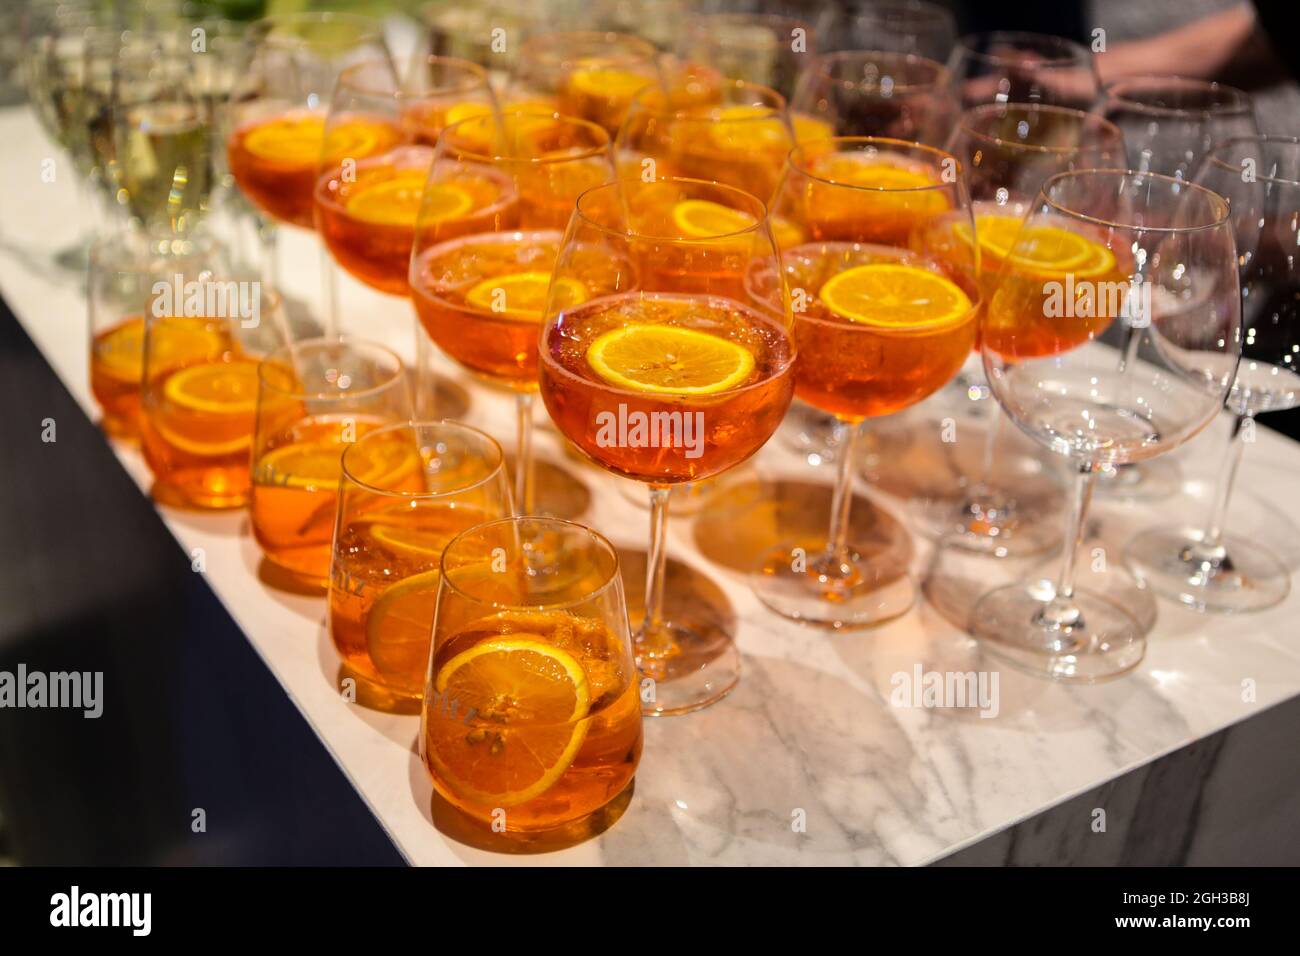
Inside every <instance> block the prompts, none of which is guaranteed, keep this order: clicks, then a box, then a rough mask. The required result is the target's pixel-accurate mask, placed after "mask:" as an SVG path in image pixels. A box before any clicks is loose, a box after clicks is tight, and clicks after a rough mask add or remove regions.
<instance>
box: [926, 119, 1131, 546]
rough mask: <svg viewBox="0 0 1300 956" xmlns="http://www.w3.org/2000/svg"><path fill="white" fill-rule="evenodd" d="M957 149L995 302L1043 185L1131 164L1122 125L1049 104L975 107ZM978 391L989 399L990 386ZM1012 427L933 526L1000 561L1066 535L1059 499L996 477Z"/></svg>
mask: <svg viewBox="0 0 1300 956" xmlns="http://www.w3.org/2000/svg"><path fill="white" fill-rule="evenodd" d="M948 149H949V151H950V152H952V154H953V155H954V156H956V157H957V159H958V160H960V161H961V163H962V165H963V166H964V168H965V170H966V179H967V183H968V186H969V189H970V195H971V201H972V204H973V210H974V216H975V234H976V237H977V240H978V242H979V246H980V266H981V278H980V284H981V286H982V288H983V292H984V297H985V301H988V300H989V299H991V298H992V296H993V293H994V291H995V290H996V287H997V280H998V270H999V267H1000V266H1001V264H1002V262H1003V261H1004V259H1005V258H1006V256H1007V253H1008V252H1009V251H1010V248H1009V246H1010V245H1011V243H1012V242H1013V241H1014V239H1015V237H1016V234H1017V232H1018V231H1019V227H1020V222H1021V220H1022V219H1023V218H1024V215H1025V213H1026V212H1027V211H1028V209H1029V206H1030V203H1032V202H1033V199H1034V197H1035V196H1036V195H1037V193H1038V190H1039V188H1040V187H1041V186H1042V184H1043V183H1044V182H1046V181H1047V179H1048V178H1049V177H1050V176H1052V175H1054V174H1055V173H1059V172H1063V171H1065V170H1070V169H1088V168H1110V167H1112V166H1116V165H1118V164H1120V163H1122V162H1123V159H1124V140H1123V137H1122V135H1121V134H1120V131H1119V129H1118V128H1117V127H1116V126H1115V125H1114V124H1113V123H1111V122H1109V121H1107V120H1105V119H1103V118H1102V117H1100V116H1097V115H1096V114H1094V113H1084V112H1081V111H1079V110H1075V109H1070V108H1069V107H1065V106H1048V105H1045V104H1041V103H1005V104H1003V103H993V104H986V105H984V106H977V107H974V108H973V109H970V110H967V111H966V112H965V113H963V114H962V117H961V120H960V121H959V122H958V124H957V128H956V129H955V130H954V131H953V134H952V138H951V140H950V141H949V145H948ZM1040 265H1041V264H1040ZM1045 278H1046V277H1045ZM969 384H973V383H970V382H968V385H969ZM981 384H982V376H981ZM967 391H968V392H969V388H968V389H967ZM978 391H979V392H981V393H983V394H987V389H984V388H979V389H978ZM1003 422H1004V418H1003V416H1002V415H1000V414H999V415H995V416H994V417H993V421H991V422H990V423H989V424H988V426H987V428H986V430H985V439H984V452H983V455H982V456H981V462H980V471H979V473H978V475H977V477H976V480H975V482H974V483H973V484H972V486H971V487H970V488H969V490H968V491H967V493H966V495H965V497H964V498H963V500H962V501H961V502H960V503H959V504H958V506H957V507H956V508H954V507H952V505H951V504H950V503H949V502H947V501H940V502H936V503H934V504H933V505H932V506H930V507H928V508H927V509H926V517H927V518H928V519H929V523H930V525H931V527H932V528H933V530H935V531H937V532H939V533H940V534H944V535H950V536H951V537H949V538H948V540H949V541H950V542H952V543H955V544H957V545H959V546H962V547H966V548H970V549H973V550H978V551H988V552H993V553H995V554H998V555H999V556H1003V555H1009V554H1033V553H1036V552H1039V551H1043V550H1046V549H1048V548H1051V547H1053V546H1054V545H1055V543H1056V542H1057V541H1059V540H1060V531H1059V529H1058V528H1057V527H1056V526H1055V524H1054V522H1052V521H1050V520H1046V519H1048V518H1050V517H1051V513H1052V511H1054V507H1052V506H1053V505H1054V504H1055V502H1054V501H1050V500H1048V501H1044V500H1042V499H1034V498H1032V497H1029V498H1027V497H1025V496H1022V495H1021V494H1019V493H1018V492H1019V489H1017V488H1016V487H1015V482H1014V481H1013V480H1010V479H1009V477H1008V476H1006V475H1005V474H1004V475H1003V476H1002V477H1001V478H1000V479H999V478H995V472H996V470H997V468H998V465H999V464H1000V463H1001V461H1002V454H1001V451H1002V449H1003V448H1004V447H1005V446H1004V444H1003V443H1002V442H1001V440H1000V438H999V436H1000V434H1001V431H1002V424H1003ZM1009 481H1010V484H1008V482H1009Z"/></svg>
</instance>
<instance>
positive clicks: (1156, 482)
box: [1096, 456, 1183, 501]
mask: <svg viewBox="0 0 1300 956" xmlns="http://www.w3.org/2000/svg"><path fill="white" fill-rule="evenodd" d="M1182 483H1183V476H1182V471H1181V469H1180V468H1179V467H1178V462H1176V461H1174V460H1173V459H1171V458H1169V457H1168V456H1165V457H1164V458H1153V459H1151V460H1149V461H1140V462H1136V463H1134V464H1132V465H1106V466H1104V467H1102V468H1101V469H1099V470H1098V472H1097V484H1096V493H1097V494H1099V495H1106V496H1107V497H1110V498H1119V499H1127V500H1129V501H1155V500H1160V501H1163V500H1166V499H1168V498H1170V497H1172V496H1173V495H1176V494H1178V493H1179V492H1180V491H1181V490H1182Z"/></svg>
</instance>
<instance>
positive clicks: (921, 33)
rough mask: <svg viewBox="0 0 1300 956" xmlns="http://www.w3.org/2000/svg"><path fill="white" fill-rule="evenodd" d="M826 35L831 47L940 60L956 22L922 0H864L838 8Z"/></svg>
mask: <svg viewBox="0 0 1300 956" xmlns="http://www.w3.org/2000/svg"><path fill="white" fill-rule="evenodd" d="M827 38H828V39H829V40H830V41H831V42H834V43H835V44H836V46H835V47H833V49H844V50H889V51H891V52H894V53H915V54H917V55H918V56H923V57H925V58H926V59H930V60H938V61H939V62H940V63H942V62H944V61H945V60H947V59H948V54H950V53H951V52H952V48H953V45H954V44H955V43H956V42H957V22H956V20H955V19H954V17H953V15H952V13H951V11H949V10H948V9H947V8H945V7H942V6H940V5H939V4H937V3H928V2H926V0H864V2H860V3H849V4H846V5H845V6H844V7H841V8H840V11H839V15H838V18H837V21H836V23H835V25H834V29H833V30H832V31H828V33H827Z"/></svg>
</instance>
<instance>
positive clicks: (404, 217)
mask: <svg viewBox="0 0 1300 956" xmlns="http://www.w3.org/2000/svg"><path fill="white" fill-rule="evenodd" d="M424 181H425V175H424V173H422V172H413V171H411V172H399V173H398V174H397V175H396V176H393V177H392V178H391V179H384V180H381V181H380V182H377V183H374V184H373V185H367V186H363V187H362V188H361V189H358V190H357V191H355V192H354V193H352V195H350V196H348V199H347V204H346V205H345V207H344V208H345V209H346V210H347V213H348V215H349V216H352V217H353V218H354V219H360V220H361V221H362V222H371V223H375V224H376V225H381V226H408V227H410V228H414V227H415V221H416V219H417V218H418V217H419V216H420V215H421V214H422V211H423V210H424V209H427V210H428V212H427V218H428V220H429V221H430V222H434V221H437V220H441V219H454V218H456V217H457V216H462V215H464V214H465V213H466V212H468V211H469V210H470V209H471V208H473V206H474V200H473V198H472V197H471V196H470V195H469V194H468V193H467V192H465V191H464V190H463V189H461V188H460V187H458V186H455V185H452V184H450V183H441V184H437V185H433V186H430V187H429V190H428V195H427V199H426V205H425V206H424V207H422V206H421V204H420V203H421V198H422V197H425V189H424Z"/></svg>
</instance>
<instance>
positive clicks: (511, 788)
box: [420, 517, 642, 844]
mask: <svg viewBox="0 0 1300 956" xmlns="http://www.w3.org/2000/svg"><path fill="white" fill-rule="evenodd" d="M426 657H427V667H426V675H427V680H426V681H425V684H424V707H423V710H422V713H421V721H420V756H421V758H422V759H423V760H424V764H425V767H426V768H427V769H428V771H429V774H430V776H431V777H432V778H433V785H434V787H435V789H436V790H437V791H438V793H439V794H440V795H441V796H442V797H443V798H444V799H445V800H447V801H448V802H449V803H450V804H451V805H452V806H454V807H456V808H457V809H459V810H460V811H461V812H463V813H465V814H466V815H468V816H469V817H470V818H471V819H475V820H477V821H478V822H479V824H480V825H481V826H483V827H487V826H490V827H491V832H492V838H493V839H494V840H496V841H500V842H502V843H505V844H511V843H516V842H517V843H524V842H527V841H528V840H529V839H530V838H533V835H535V834H536V833H538V832H544V831H553V830H556V829H558V828H561V827H563V828H565V830H566V833H573V832H574V828H579V829H578V832H580V833H581V832H588V828H587V827H585V826H582V824H583V823H584V822H585V821H588V820H589V819H590V818H591V817H593V816H594V815H596V814H598V813H600V811H601V810H603V809H604V808H605V807H607V806H608V805H610V804H611V803H613V802H614V801H615V800H617V799H618V798H619V796H620V795H621V794H623V793H624V792H625V791H626V790H627V788H628V787H630V786H631V784H632V777H633V775H634V774H635V773H636V768H637V762H638V760H639V759H640V756H641V733H642V729H641V709H640V705H639V699H638V680H637V673H636V668H635V666H634V664H633V660H632V647H631V642H630V641H629V639H628V620H627V605H626V602H625V601H624V598H623V581H622V575H621V574H620V571H619V561H618V554H617V553H616V552H615V550H614V547H613V545H611V544H610V543H609V542H608V541H607V540H605V539H604V538H603V537H601V536H600V535H599V534H597V533H596V532H594V531H592V530H590V529H588V528H584V527H583V526H582V525H578V524H573V523H571V522H567V521H558V520H555V519H551V518H529V517H520V518H507V519H504V520H501V521H494V522H491V523H489V524H483V525H480V526H478V527H477V528H471V529H470V530H468V531H466V532H464V533H463V534H461V535H460V536H459V537H457V538H456V539H455V540H453V541H452V542H451V543H450V544H449V545H447V548H446V550H445V551H444V552H443V555H442V574H441V579H440V585H439V589H438V603H437V613H436V615H435V619H434V624H433V652H432V654H431V655H426Z"/></svg>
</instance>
